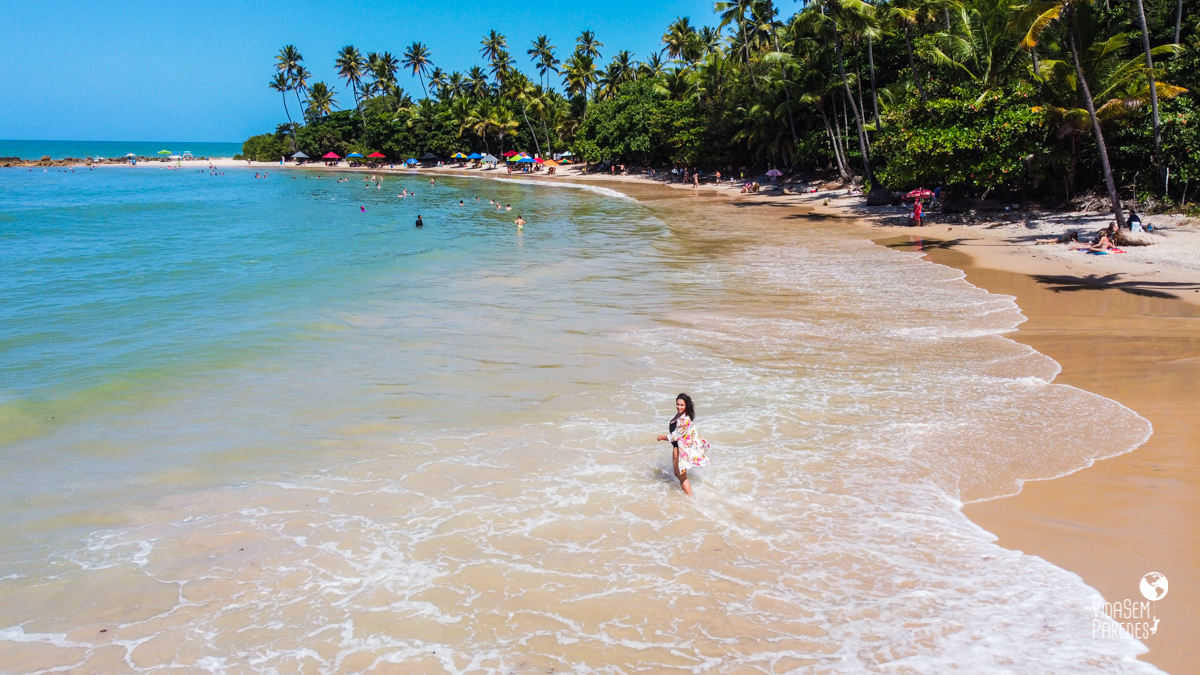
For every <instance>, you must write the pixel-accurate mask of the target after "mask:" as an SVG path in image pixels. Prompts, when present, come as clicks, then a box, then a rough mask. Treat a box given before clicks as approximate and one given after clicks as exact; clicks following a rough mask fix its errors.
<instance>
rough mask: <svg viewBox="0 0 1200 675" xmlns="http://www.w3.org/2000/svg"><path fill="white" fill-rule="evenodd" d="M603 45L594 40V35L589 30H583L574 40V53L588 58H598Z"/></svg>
mask: <svg viewBox="0 0 1200 675" xmlns="http://www.w3.org/2000/svg"><path fill="white" fill-rule="evenodd" d="M603 46H604V43H603V42H601V41H599V40H597V39H596V34H595V33H594V32H592V31H590V30H585V31H583V32H582V33H580V34H579V37H577V38H575V52H576V53H578V54H584V55H586V56H590V57H592V58H593V59H598V58H600V48H601V47H603Z"/></svg>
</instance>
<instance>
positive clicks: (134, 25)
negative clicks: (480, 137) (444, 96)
mask: <svg viewBox="0 0 1200 675" xmlns="http://www.w3.org/2000/svg"><path fill="white" fill-rule="evenodd" d="M780 4H781V5H782V4H784V3H780ZM782 9H784V8H783V7H781V10H782ZM677 16H690V17H691V18H692V23H693V24H695V25H715V23H716V20H715V18H714V16H713V13H712V2H711V1H708V0H703V1H701V0H658V1H650V2H647V1H645V0H640V1H639V0H633V1H630V0H610V1H609V2H603V1H593V0H575V1H572V0H561V1H559V2H549V1H545V0H520V1H513V2H456V1H441V2H407V1H406V2H383V1H378V0H377V1H358V2H347V1H343V0H326V1H324V2H317V1H295V2H274V1H260V2H185V3H176V2H161V1H159V2H116V1H110V2H105V1H104V0H91V1H89V2H57V1H55V0H45V1H29V0H24V1H20V2H15V1H12V0H0V64H2V66H0V87H2V89H0V91H2V92H3V100H4V103H3V105H0V139H53V140H113V141H117V140H130V141H152V140H155V141H156V140H162V141H168V140H170V141H238V142H240V141H242V140H243V139H245V138H246V136H248V135H250V134H254V133H262V132H265V131H270V130H273V129H274V128H275V125H276V124H278V123H279V122H282V121H285V118H284V114H283V106H282V103H281V101H280V96H279V94H278V93H276V92H273V91H271V90H270V89H268V88H267V82H268V81H269V80H270V79H271V77H272V75H273V74H274V70H273V63H274V56H275V54H276V53H277V52H278V50H279V48H280V47H281V46H283V45H284V44H288V43H291V44H294V45H296V46H297V47H298V48H299V49H300V52H301V53H302V54H303V55H304V58H305V64H306V65H307V67H308V69H309V70H311V71H312V72H313V76H314V78H313V81H317V80H324V81H326V82H327V83H329V84H330V85H332V86H333V87H334V89H336V90H337V91H338V92H339V96H338V99H339V101H340V102H341V103H342V104H343V107H346V106H347V104H350V105H352V99H351V97H350V96H349V94H348V93H347V90H346V87H345V85H344V84H343V83H341V82H340V81H337V79H336V74H335V73H334V69H333V59H334V57H335V55H336V52H337V51H338V50H339V49H340V48H342V47H343V46H345V45H347V44H353V45H354V46H356V47H358V48H359V50H360V51H362V52H363V53H364V54H366V53H367V52H371V51H384V50H387V51H390V52H392V54H394V55H395V56H396V57H397V58H399V57H400V56H401V55H402V53H403V52H404V50H405V48H406V47H407V46H408V45H410V44H412V42H414V41H417V40H419V41H421V42H424V43H425V44H426V46H428V47H429V48H430V49H431V50H432V52H433V60H434V63H435V65H437V66H440V67H441V68H442V69H444V70H446V71H447V72H450V71H451V70H466V69H468V68H470V67H471V66H473V65H483V62H482V58H481V57H480V55H479V41H480V39H481V38H482V37H483V35H485V34H486V33H487V31H488V30H490V29H493V28H494V29H496V30H498V31H500V32H501V33H503V34H504V35H506V36H507V37H508V43H509V51H510V52H511V53H512V54H513V57H514V58H515V59H516V60H517V62H518V65H519V66H521V67H522V69H523V70H525V72H526V73H528V74H530V75H531V76H532V77H534V78H535V79H536V77H537V75H536V71H534V70H533V68H532V65H531V64H530V63H529V61H528V56H527V55H526V54H525V51H526V50H527V49H528V48H529V43H530V41H531V40H532V39H533V38H534V37H536V36H537V35H539V34H542V33H545V34H547V35H549V36H550V37H551V39H552V41H553V42H554V45H555V46H556V47H558V52H559V58H560V59H562V58H565V57H566V56H567V55H568V53H569V52H570V50H571V49H572V48H573V47H574V44H575V37H576V36H577V35H579V33H580V31H582V30H584V29H591V30H594V31H596V33H597V36H598V37H599V39H600V41H601V42H603V43H604V45H605V46H604V48H603V49H601V52H602V55H603V60H604V62H605V63H607V60H608V59H609V58H610V57H611V56H612V55H613V54H614V53H616V52H617V51H618V50H621V49H628V50H630V51H632V52H633V53H634V55H635V57H637V58H639V59H641V58H644V57H645V56H646V55H647V54H648V53H649V52H651V51H654V50H657V49H660V48H661V46H662V45H661V43H660V38H661V36H662V34H663V32H664V31H665V29H666V26H667V24H668V23H670V22H671V21H672V20H674V19H675V17H677ZM401 84H402V85H403V86H404V87H405V89H406V90H408V91H409V92H412V93H416V92H418V91H419V90H420V84H419V83H418V82H417V80H416V79H412V80H411V81H410V80H409V76H408V74H407V73H405V74H403V75H402V76H401ZM560 88H561V87H560ZM292 103H294V100H293V101H292ZM295 112H296V111H295V109H294V106H293V110H292V113H293V115H295Z"/></svg>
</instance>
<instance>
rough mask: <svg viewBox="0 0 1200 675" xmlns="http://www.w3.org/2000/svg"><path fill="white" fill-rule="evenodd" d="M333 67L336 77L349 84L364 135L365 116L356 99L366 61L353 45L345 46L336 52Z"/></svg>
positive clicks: (357, 98) (365, 126) (359, 102)
mask: <svg viewBox="0 0 1200 675" xmlns="http://www.w3.org/2000/svg"><path fill="white" fill-rule="evenodd" d="M334 66H335V67H336V68H337V71H338V76H339V77H341V78H342V79H343V80H345V81H346V82H347V83H349V84H350V91H351V92H352V93H353V94H354V107H355V108H358V114H359V116H361V117H362V123H363V132H364V133H365V132H366V129H367V116H366V114H365V113H363V109H362V103H361V101H360V100H359V97H358V90H359V87H360V86H362V78H363V71H364V69H365V68H366V61H364V60H363V57H362V54H361V53H360V52H359V51H358V49H356V48H355V47H354V46H353V45H347V46H345V47H343V48H342V51H340V52H338V57H337V60H335V61H334Z"/></svg>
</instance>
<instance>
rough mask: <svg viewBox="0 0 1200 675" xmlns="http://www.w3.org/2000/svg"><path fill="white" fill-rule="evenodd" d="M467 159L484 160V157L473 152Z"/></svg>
mask: <svg viewBox="0 0 1200 675" xmlns="http://www.w3.org/2000/svg"><path fill="white" fill-rule="evenodd" d="M467 159H483V155H481V154H479V153H478V152H472V153H471V154H469V155H467Z"/></svg>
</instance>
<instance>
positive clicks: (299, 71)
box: [292, 66, 312, 111]
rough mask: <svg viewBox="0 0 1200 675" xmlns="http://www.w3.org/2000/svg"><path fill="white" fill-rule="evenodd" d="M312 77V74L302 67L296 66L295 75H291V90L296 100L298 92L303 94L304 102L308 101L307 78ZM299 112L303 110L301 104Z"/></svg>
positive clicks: (298, 95)
mask: <svg viewBox="0 0 1200 675" xmlns="http://www.w3.org/2000/svg"><path fill="white" fill-rule="evenodd" d="M310 77H312V73H310V72H309V71H308V68H305V67H304V66H296V73H295V74H294V75H292V90H293V91H295V92H296V100H300V92H304V100H305V101H308V78H310ZM300 110H302V111H303V110H304V104H303V103H301V105H300Z"/></svg>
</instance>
